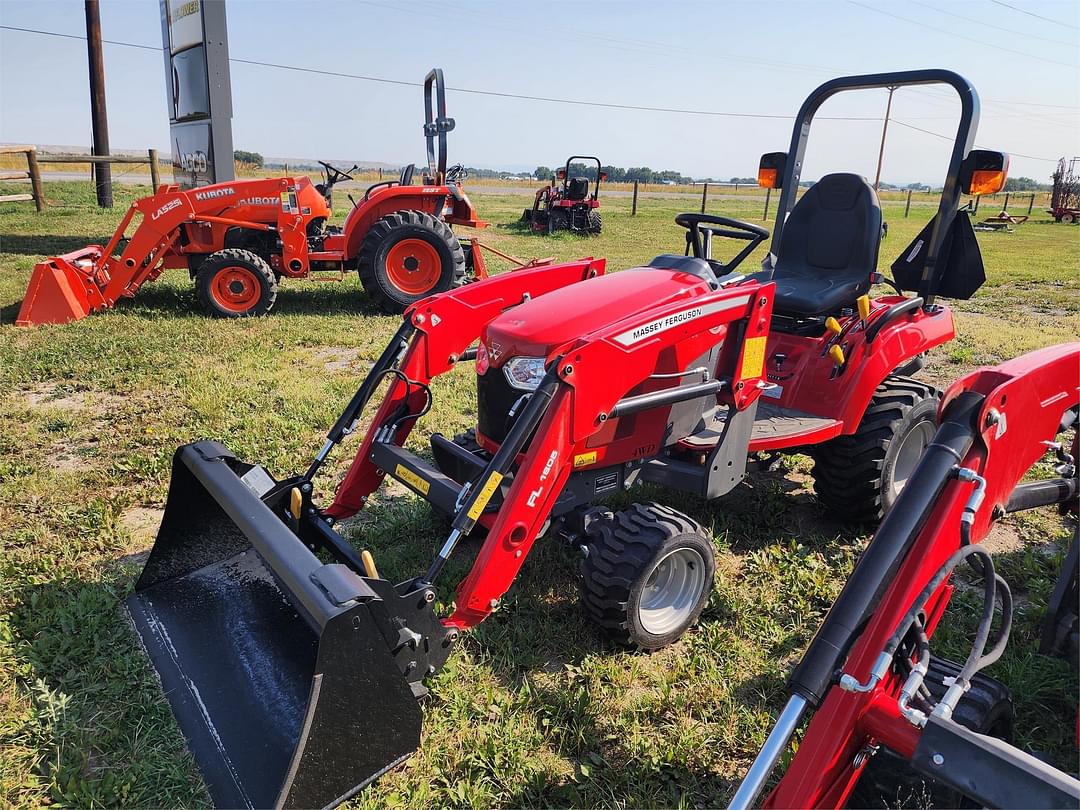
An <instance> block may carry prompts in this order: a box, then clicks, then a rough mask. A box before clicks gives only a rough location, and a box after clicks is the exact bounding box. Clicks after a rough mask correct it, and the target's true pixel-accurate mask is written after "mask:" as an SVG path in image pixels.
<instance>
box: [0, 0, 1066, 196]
mask: <svg viewBox="0 0 1080 810" xmlns="http://www.w3.org/2000/svg"><path fill="white" fill-rule="evenodd" d="M1010 6H1012V7H1014V8H1010ZM1025 12H1027V13H1025ZM890 15H891V16H890ZM900 18H903V19H900ZM1044 18H1045V19H1044ZM228 19H229V39H230V48H231V55H232V56H233V57H234V58H240V59H249V60H259V61H267V62H275V63H284V64H289V65H299V66H303V67H310V68H318V69H322V70H329V71H340V72H347V73H355V74H364V75H369V76H378V77H385V78H392V79H404V80H408V81H420V80H421V79H422V78H423V76H424V74H425V73H426V71H427V70H428V69H429V68H431V67H433V66H439V67H442V68H443V69H444V70H445V72H446V77H447V83H448V84H449V85H451V86H453V87H461V88H473V89H479V90H491V91H500V92H509V93H517V94H524V95H539V96H548V97H558V98H568V99H579V100H585V101H602V102H609V103H615V104H630V105H645V106H660V107H669V108H679V109H697V110H711V111H728V112H739V113H762V114H772V115H793V114H794V113H795V112H796V110H797V109H798V106H799V104H800V103H801V101H802V99H803V98H804V97H805V96H806V94H807V93H808V92H809V91H810V90H811V89H812V88H813V87H814V86H816V85H817V84H819V83H820V82H822V81H825V80H826V79H828V78H831V77H833V76H836V75H840V74H846V73H868V72H878V71H884V70H897V69H910V68H918V67H947V68H952V69H954V70H957V71H958V72H960V73H962V74H963V75H965V76H966V77H967V78H969V79H970V80H971V81H972V83H973V84H974V85H975V87H976V88H977V90H978V91H979V93H980V95H981V97H982V99H983V118H982V123H981V126H980V129H979V135H978V138H977V142H978V143H979V145H981V146H984V147H987V148H1000V149H1004V150H1006V151H1009V152H1011V153H1012V154H1013V158H1012V172H1011V173H1012V174H1013V175H1014V176H1018V175H1027V176H1031V177H1036V178H1040V179H1046V178H1047V177H1048V175H1049V173H1050V172H1051V171H1052V169H1053V164H1052V163H1051V162H1048V161H1046V160H1037V159H1035V158H1052V159H1056V158H1057V157H1059V156H1061V155H1070V156H1072V155H1080V68H1078V67H1077V63H1078V59H1080V2H1077V0H1045V1H1043V0H1039V1H1033V2H1027V1H1026V0H1008V2H1007V3H1003V2H997V1H996V0H953V1H951V2H950V0H907V1H906V2H900V1H899V0H896V1H895V2H891V3H883V2H880V0H857V2H853V1H852V0H804V1H803V2H768V1H767V0H761V1H760V2H713V3H704V2H702V3H688V2H670V3H660V2H590V3H580V2H578V3H569V2H567V3H563V2H544V3H514V4H510V3H493V2H462V3H456V4H451V3H446V2H430V1H429V0H423V2H420V1H417V2H408V3H406V2H401V3H393V2H389V0H372V1H371V2H322V3H315V2H304V1H303V0H290V2H271V0H228ZM0 25H7V26H17V27H27V28H37V29H44V30H48V31H58V32H64V33H71V34H84V33H85V28H84V17H83V4H82V2H80V0H36V2H21V1H17V0H0ZM102 29H103V33H104V37H105V38H106V39H115V40H122V41H126V42H135V43H140V44H147V45H160V39H161V30H160V20H159V11H158V4H157V2H155V1H154V0H141V2H127V1H124V0H103V2H102ZM105 66H106V86H107V91H108V109H109V125H110V130H111V140H112V144H113V146H114V148H145V147H148V146H157V147H160V148H162V149H167V146H168V142H169V138H168V120H167V113H166V109H165V98H164V78H163V60H162V58H161V55H160V53H154V52H151V51H146V50H137V49H131V48H123V47H118V46H113V45H106V46H105ZM232 84H233V97H234V120H233V133H234V142H235V146H236V147H237V148H241V149H249V150H253V151H258V152H261V153H263V154H264V155H268V156H282V157H312V158H314V157H324V158H331V159H333V158H338V159H345V158H350V159H352V158H355V159H361V160H375V161H385V162H387V163H394V164H398V163H405V162H412V161H415V162H421V160H422V155H423V141H422V136H421V132H420V123H421V115H422V104H421V93H420V90H419V88H415V87H403V86H395V85H388V84H378V83H373V82H365V81H359V80H355V79H348V78H333V77H324V76H317V75H311V74H303V73H296V72H291V71H285V70H279V69H274V68H267V67H259V66H254V65H246V64H236V63H234V64H233V66H232ZM949 92H950V91H947V90H945V89H934V90H927V89H919V90H902V91H899V92H898V93H897V94H896V96H895V98H894V102H893V117H894V119H895V120H897V121H901V122H904V123H906V124H908V125H909V127H918V128H921V129H924V130H929V131H931V132H937V133H944V134H951V132H952V131H953V130H954V129H955V121H956V112H957V109H958V105H957V104H956V102H955V101H954V100H953V99H952V98H950V97H949ZM448 104H449V107H450V115H452V116H453V117H454V118H456V119H457V122H458V125H457V129H456V130H455V131H454V132H453V133H452V135H451V143H450V159H451V161H452V162H462V163H466V164H468V165H476V166H490V167H495V168H526V167H528V168H531V167H533V166H535V165H537V164H546V165H552V164H555V163H558V162H560V161H561V160H563V159H564V158H565V156H566V155H567V154H569V153H571V152H573V153H577V154H597V155H599V156H600V157H601V158H602V159H603V161H604V162H605V163H612V164H615V165H622V166H631V165H633V166H642V165H647V166H651V167H652V168H654V169H675V170H678V171H681V172H683V173H684V174H691V175H695V176H706V175H711V176H714V177H725V178H726V177H730V176H733V175H742V176H745V175H752V174H754V172H755V170H756V166H757V158H758V155H759V154H760V153H761V152H765V151H774V150H782V149H785V148H786V147H787V142H788V139H789V137H790V128H791V122H790V121H788V120H780V119H749V118H728V117H719V116H705V115H687V114H678V113H659V112H643V111H630V110H611V109H605V108H596V107H585V106H571V105H566V104H553V103H547V102H537V101H526V100H520V99H506V98H494V97H490V96H481V95H472V94H464V93H460V92H451V93H450V94H449V95H448ZM1039 105H1044V106H1039ZM884 109H885V93H884V91H873V92H863V93H857V94H848V96H845V97H841V98H837V99H834V100H832V101H830V102H829V103H828V104H827V105H826V106H825V107H823V108H822V111H821V113H820V114H821V115H823V116H824V115H835V116H856V117H859V116H868V117H872V118H880V117H881V116H882V115H883V113H884ZM880 127H881V124H880V122H879V121H818V122H816V123H815V125H814V132H813V136H812V137H811V146H810V150H809V153H808V159H807V166H806V170H805V172H804V176H805V177H816V176H818V175H820V174H821V173H823V172H826V171H832V170H840V169H846V170H852V171H857V172H860V173H862V174H864V175H867V176H871V177H872V175H873V172H874V166H875V162H876V159H877V149H878V138H879V136H880ZM909 127H905V126H902V125H893V126H891V127H890V130H889V142H888V147H887V150H886V159H885V168H884V171H883V179H884V180H887V181H892V182H911V181H915V180H925V181H930V182H933V181H936V180H938V179H940V177H941V176H942V175H943V173H944V167H945V162H946V159H947V153H948V148H949V143H948V141H947V140H945V139H942V138H938V137H934V136H933V135H928V134H925V133H923V132H919V131H916V130H915V129H911V128H909ZM0 141H8V142H32V143H44V144H85V145H89V142H90V114H89V101H88V89H87V68H86V50H85V43H84V42H82V41H78V40H65V39H57V38H52V37H42V36H39V35H34V34H27V33H22V32H13V31H8V30H0ZM1021 155H1028V156H1030V157H1022V156H1021Z"/></svg>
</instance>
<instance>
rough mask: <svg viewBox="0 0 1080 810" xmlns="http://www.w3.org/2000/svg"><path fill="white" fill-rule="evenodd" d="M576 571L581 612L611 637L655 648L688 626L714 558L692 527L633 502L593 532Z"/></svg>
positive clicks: (706, 590) (706, 588)
mask: <svg viewBox="0 0 1080 810" xmlns="http://www.w3.org/2000/svg"><path fill="white" fill-rule="evenodd" d="M587 548H588V555H587V556H586V557H585V560H584V562H583V563H582V566H581V575H582V576H581V603H582V607H583V608H584V610H585V613H586V615H588V617H589V618H590V619H592V620H593V621H594V622H595V623H596V624H597V625H599V626H600V628H601V629H602V630H604V632H605V633H606V634H607V635H608V636H610V637H611V638H612V639H613V640H615V641H617V642H618V643H620V644H624V645H626V646H629V647H636V648H637V649H640V650H658V649H660V648H661V647H666V646H667V645H668V644H671V643H673V642H675V641H677V640H678V639H679V638H680V637H681V636H682V635H683V633H685V632H686V631H687V630H688V629H689V628H690V627H691V626H693V625H694V624H695V623H696V622H697V620H698V617H699V616H700V615H701V611H702V610H703V609H704V608H705V604H706V603H707V602H708V601H709V595H710V594H711V593H712V586H713V579H714V578H715V576H716V559H715V553H714V551H713V545H712V541H711V540H710V539H709V536H708V535H707V534H706V532H705V530H704V529H703V528H702V527H701V526H700V525H698V523H697V522H695V521H693V520H691V519H690V518H689V517H687V516H686V515H684V514H682V513H681V512H677V511H676V510H674V509H671V508H669V507H666V506H661V505H660V504H657V503H646V504H634V505H633V506H631V507H629V508H628V509H624V510H622V511H620V512H616V513H615V514H614V515H613V516H612V518H611V519H610V520H603V521H601V522H600V523H599V525H598V526H596V527H595V528H593V530H592V531H591V532H590V535H589V538H588V545H587Z"/></svg>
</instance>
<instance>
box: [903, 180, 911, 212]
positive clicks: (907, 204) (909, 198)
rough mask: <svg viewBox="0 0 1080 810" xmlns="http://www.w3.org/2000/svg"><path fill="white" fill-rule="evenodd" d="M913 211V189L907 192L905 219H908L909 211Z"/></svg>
mask: <svg viewBox="0 0 1080 810" xmlns="http://www.w3.org/2000/svg"><path fill="white" fill-rule="evenodd" d="M910 210H911V189H910V188H909V189H908V190H907V202H906V203H905V204H904V219H907V215H908V211H910Z"/></svg>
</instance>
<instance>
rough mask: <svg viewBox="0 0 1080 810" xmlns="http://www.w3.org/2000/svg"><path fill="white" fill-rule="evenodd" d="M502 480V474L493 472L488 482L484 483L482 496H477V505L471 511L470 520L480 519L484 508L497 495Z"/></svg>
mask: <svg viewBox="0 0 1080 810" xmlns="http://www.w3.org/2000/svg"><path fill="white" fill-rule="evenodd" d="M502 479H503V477H502V473H497V472H493V473H492V474H491V476H490V477H489V478H488V480H487V481H485V482H484V485H483V486H482V487H480V494H479V495H477V496H476V503H474V504H473V505H472V507H471V508H470V509H469V520H479V519H480V515H482V514H483V513H484V507H485V506H487V504H488V501H490V500H491V496H492V495H494V494H495V490H497V489H498V488H499V482H500V481H502Z"/></svg>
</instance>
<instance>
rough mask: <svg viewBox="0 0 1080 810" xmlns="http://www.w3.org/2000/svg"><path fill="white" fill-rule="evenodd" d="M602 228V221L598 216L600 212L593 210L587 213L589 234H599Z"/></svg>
mask: <svg viewBox="0 0 1080 810" xmlns="http://www.w3.org/2000/svg"><path fill="white" fill-rule="evenodd" d="M603 227H604V220H603V218H602V217H601V216H600V212H599V211H596V210H593V211H590V212H589V233H597V234H598V233H600V229H601V228H603Z"/></svg>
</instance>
